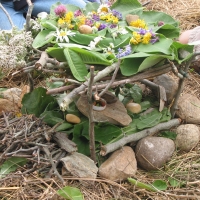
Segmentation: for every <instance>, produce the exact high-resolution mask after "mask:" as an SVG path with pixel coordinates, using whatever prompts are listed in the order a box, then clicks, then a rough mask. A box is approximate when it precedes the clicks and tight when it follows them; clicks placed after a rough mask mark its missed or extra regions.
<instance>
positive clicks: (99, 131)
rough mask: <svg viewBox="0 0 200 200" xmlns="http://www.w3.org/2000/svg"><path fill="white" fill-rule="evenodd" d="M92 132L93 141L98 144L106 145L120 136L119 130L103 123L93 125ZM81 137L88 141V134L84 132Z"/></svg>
mask: <svg viewBox="0 0 200 200" xmlns="http://www.w3.org/2000/svg"><path fill="white" fill-rule="evenodd" d="M94 132H95V141H97V142H100V143H102V144H107V143H109V142H110V141H111V140H112V139H113V138H116V137H118V136H119V135H120V134H121V128H119V127H117V126H115V125H112V124H104V123H103V124H101V125H99V126H98V125H95V127H94ZM83 136H85V137H86V138H88V140H89V135H88V132H84V133H83Z"/></svg>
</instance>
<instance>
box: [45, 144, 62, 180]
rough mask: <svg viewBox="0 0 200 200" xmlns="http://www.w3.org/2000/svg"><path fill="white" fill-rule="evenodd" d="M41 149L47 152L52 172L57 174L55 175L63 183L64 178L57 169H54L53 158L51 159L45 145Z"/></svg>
mask: <svg viewBox="0 0 200 200" xmlns="http://www.w3.org/2000/svg"><path fill="white" fill-rule="evenodd" d="M43 150H44V152H45V153H46V154H47V156H48V158H49V161H50V163H51V165H52V168H53V170H54V173H55V174H56V175H57V177H58V178H59V179H60V180H61V181H62V183H64V182H65V181H64V179H63V178H62V176H61V175H60V174H59V172H58V170H57V169H56V165H55V163H54V161H53V159H52V156H51V153H50V151H49V149H48V148H47V147H43Z"/></svg>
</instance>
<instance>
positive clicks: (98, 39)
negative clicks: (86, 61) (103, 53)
mask: <svg viewBox="0 0 200 200" xmlns="http://www.w3.org/2000/svg"><path fill="white" fill-rule="evenodd" d="M101 40H102V37H101V36H98V37H95V38H94V41H91V42H90V44H89V45H88V46H89V47H90V48H91V49H95V48H96V45H97V44H98V43H99V42H100V41H101Z"/></svg>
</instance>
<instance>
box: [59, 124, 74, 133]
mask: <svg viewBox="0 0 200 200" xmlns="http://www.w3.org/2000/svg"><path fill="white" fill-rule="evenodd" d="M72 127H73V125H72V124H70V123H68V122H63V123H62V124H61V125H60V126H58V127H56V131H65V130H67V129H70V128H72Z"/></svg>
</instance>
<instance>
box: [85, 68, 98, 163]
mask: <svg viewBox="0 0 200 200" xmlns="http://www.w3.org/2000/svg"><path fill="white" fill-rule="evenodd" d="M93 82H94V66H91V67H90V80H89V83H88V84H89V85H88V92H87V97H88V103H89V111H88V114H89V115H88V118H89V138H90V155H91V158H92V160H93V161H94V162H96V154H95V136H94V125H95V124H94V116H93V100H92V85H93Z"/></svg>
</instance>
